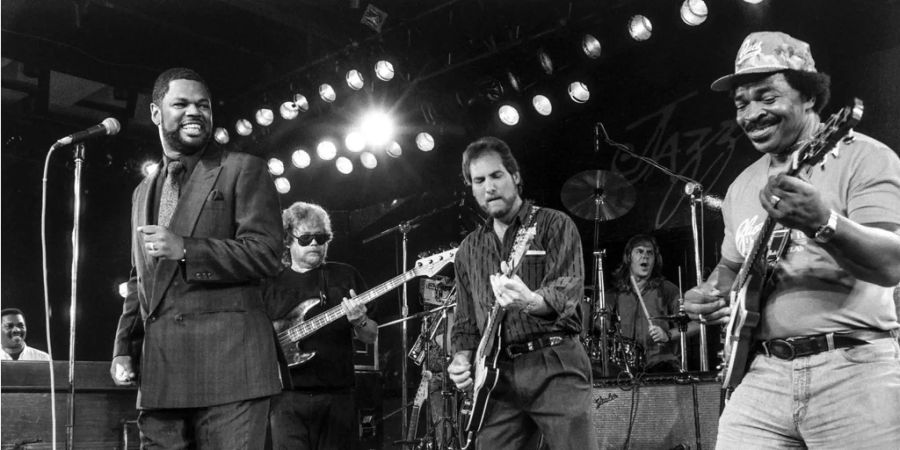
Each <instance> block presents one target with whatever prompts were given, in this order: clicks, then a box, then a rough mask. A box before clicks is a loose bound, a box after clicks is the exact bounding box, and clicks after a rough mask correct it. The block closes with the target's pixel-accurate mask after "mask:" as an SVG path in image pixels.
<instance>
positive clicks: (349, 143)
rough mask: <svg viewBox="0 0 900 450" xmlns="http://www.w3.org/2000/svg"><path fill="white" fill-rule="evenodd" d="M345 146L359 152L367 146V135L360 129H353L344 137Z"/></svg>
mask: <svg viewBox="0 0 900 450" xmlns="http://www.w3.org/2000/svg"><path fill="white" fill-rule="evenodd" d="M344 146H346V147H347V150H350V151H351V152H359V151H362V149H364V148H366V137H365V136H363V134H362V133H360V132H359V131H351V132H349V133H347V137H345V138H344Z"/></svg>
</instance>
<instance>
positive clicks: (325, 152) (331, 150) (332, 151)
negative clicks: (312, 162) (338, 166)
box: [316, 140, 337, 161]
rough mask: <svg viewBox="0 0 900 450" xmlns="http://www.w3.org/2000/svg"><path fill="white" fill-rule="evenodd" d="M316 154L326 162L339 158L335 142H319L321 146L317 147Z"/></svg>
mask: <svg viewBox="0 0 900 450" xmlns="http://www.w3.org/2000/svg"><path fill="white" fill-rule="evenodd" d="M316 154H317V155H319V158H322V159H324V160H325V161H331V160H332V159H334V157H335V156H337V147H336V146H335V145H334V142H331V141H328V140H325V141H322V142H319V145H317V146H316Z"/></svg>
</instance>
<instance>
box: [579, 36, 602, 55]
mask: <svg viewBox="0 0 900 450" xmlns="http://www.w3.org/2000/svg"><path fill="white" fill-rule="evenodd" d="M581 50H582V51H584V54H585V55H586V56H587V57H588V58H591V59H597V58H599V57H600V54H601V53H602V51H603V46H602V45H600V40H599V39H597V38H595V37H594V36H593V35H590V34H585V35H584V37H582V38H581Z"/></svg>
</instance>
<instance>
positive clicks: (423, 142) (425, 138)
mask: <svg viewBox="0 0 900 450" xmlns="http://www.w3.org/2000/svg"><path fill="white" fill-rule="evenodd" d="M416 147H419V150H422V151H423V152H430V151H432V150H434V137H433V136H432V135H431V133H427V132H425V131H423V132H421V133H419V134H417V135H416Z"/></svg>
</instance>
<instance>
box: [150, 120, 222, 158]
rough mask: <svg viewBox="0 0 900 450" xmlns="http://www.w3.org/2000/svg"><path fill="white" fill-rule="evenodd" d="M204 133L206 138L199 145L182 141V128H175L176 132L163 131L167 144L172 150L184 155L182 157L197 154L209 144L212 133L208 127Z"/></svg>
mask: <svg viewBox="0 0 900 450" xmlns="http://www.w3.org/2000/svg"><path fill="white" fill-rule="evenodd" d="M204 131H205V133H206V136H205V137H204V138H203V140H202V141H200V142H199V143H197V144H194V143H190V142H185V141H184V140H182V139H181V135H180V128H175V129H174V130H163V132H162V136H163V139H165V141H166V144H168V145H169V148H171V149H172V150H174V151H176V152H178V153H180V154H182V155H193V154H194V153H197V152H198V151H200V150H201V149H203V148H204V147H206V144H208V143H209V138H210V133H209V130H208V129H207V127H206V126H204Z"/></svg>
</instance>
